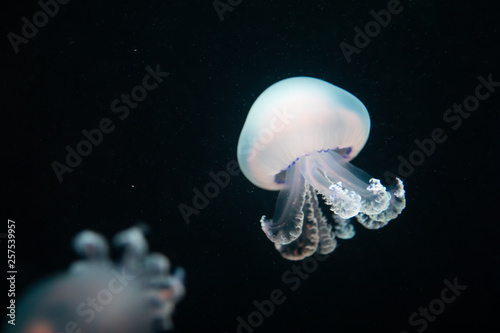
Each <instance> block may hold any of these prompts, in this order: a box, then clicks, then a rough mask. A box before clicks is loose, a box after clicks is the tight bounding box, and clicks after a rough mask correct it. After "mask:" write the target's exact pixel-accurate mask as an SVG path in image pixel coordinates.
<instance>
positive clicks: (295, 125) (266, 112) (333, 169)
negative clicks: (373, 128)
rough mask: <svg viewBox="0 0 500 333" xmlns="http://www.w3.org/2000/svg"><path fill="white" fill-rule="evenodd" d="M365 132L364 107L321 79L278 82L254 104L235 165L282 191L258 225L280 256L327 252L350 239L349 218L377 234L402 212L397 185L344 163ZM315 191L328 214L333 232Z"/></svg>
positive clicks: (367, 125)
mask: <svg viewBox="0 0 500 333" xmlns="http://www.w3.org/2000/svg"><path fill="white" fill-rule="evenodd" d="M369 133H370V117H369V114H368V111H367V110H366V107H365V106H364V105H363V103H362V102H361V101H360V100H359V99H357V98H356V97H355V96H353V95H352V94H350V93H349V92H347V91H345V90H343V89H341V88H339V87H336V86H334V85H332V84H330V83H327V82H325V81H322V80H319V79H315V78H310V77H294V78H289V79H285V80H282V81H280V82H278V83H275V84H274V85H272V86H271V87H269V88H268V89H266V90H265V91H264V92H263V93H262V94H261V95H260V96H259V97H258V98H257V100H256V101H255V102H254V104H253V105H252V107H251V109H250V112H249V113H248V116H247V120H246V122H245V125H244V126H243V129H242V131H241V135H240V139H239V142H238V162H239V164H240V168H241V170H242V172H243V174H244V175H245V176H246V177H247V178H248V179H249V180H250V181H251V182H252V183H253V184H255V185H256V186H258V187H261V188H263V189H267V190H279V191H280V194H279V196H278V202H277V205H276V210H275V214H274V218H273V219H267V218H266V217H265V216H263V217H262V219H261V224H262V228H263V230H264V232H265V233H266V235H267V236H268V238H269V239H270V240H271V241H273V242H274V243H275V244H276V248H277V249H278V250H279V251H280V252H281V254H282V255H283V256H284V257H285V258H287V259H292V260H298V259H303V258H304V257H307V256H309V255H311V254H313V253H314V252H316V251H318V252H320V253H322V254H326V253H329V252H331V251H333V250H334V249H335V247H336V238H343V239H348V238H351V237H353V236H354V229H353V226H352V225H351V224H350V222H349V219H350V218H352V217H356V218H357V220H358V221H359V222H360V223H362V224H363V225H364V226H365V227H367V228H370V229H376V228H380V227H383V226H385V225H386V224H387V223H388V222H389V221H390V220H392V219H394V218H395V217H397V216H398V215H399V214H400V213H401V211H402V210H403V209H404V207H405V197H404V188H403V184H402V182H401V180H399V179H397V181H396V183H395V184H394V186H392V187H391V188H389V189H387V188H386V187H384V186H382V184H381V183H380V181H379V180H378V179H374V178H371V177H370V176H369V175H368V174H367V173H365V172H364V171H362V170H361V169H359V168H356V167H355V166H353V165H351V164H350V163H349V161H350V160H352V159H353V158H354V157H355V156H356V155H358V153H359V152H360V151H361V149H363V147H364V145H365V143H366V141H367V139H368V135H369ZM317 194H320V195H321V196H322V197H323V199H324V201H325V203H326V204H327V205H329V206H330V209H331V210H332V212H333V220H334V224H333V228H332V225H331V224H329V223H328V222H327V219H326V218H325V217H324V216H323V213H322V212H321V210H320V208H319V203H318V199H317V197H316V195H317Z"/></svg>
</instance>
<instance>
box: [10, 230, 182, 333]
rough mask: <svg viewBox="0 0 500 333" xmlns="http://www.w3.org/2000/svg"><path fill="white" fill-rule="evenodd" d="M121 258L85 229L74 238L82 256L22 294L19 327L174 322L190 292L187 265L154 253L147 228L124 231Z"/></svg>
mask: <svg viewBox="0 0 500 333" xmlns="http://www.w3.org/2000/svg"><path fill="white" fill-rule="evenodd" d="M113 244H114V245H115V246H116V247H120V248H121V249H122V257H121V260H120V261H119V262H118V263H117V264H115V263H113V261H112V260H111V259H110V258H109V255H108V252H109V250H108V243H107V242H106V239H105V238H104V237H103V236H101V235H100V234H98V233H96V232H93V231H90V230H85V231H82V232H80V233H79V234H78V235H76V236H75V238H74V239H73V248H74V250H75V251H76V252H77V253H78V254H79V255H80V256H81V257H82V259H81V260H78V261H76V262H74V263H73V264H72V265H70V267H69V269H68V271H67V272H66V273H63V274H59V275H56V276H55V277H52V278H49V279H47V280H45V281H44V282H42V283H39V284H37V285H35V286H34V287H32V288H31V289H30V290H29V291H28V294H27V295H26V296H25V297H24V298H23V299H22V300H21V305H20V312H21V313H20V315H19V316H18V317H19V318H20V322H19V323H17V324H16V327H17V329H18V331H17V332H23V333H34V332H42V331H43V332H65V331H67V329H68V327H69V328H71V330H72V331H80V332H94V333H108V332H122V333H145V332H158V331H161V330H169V329H172V328H173V323H172V319H171V317H172V314H173V312H174V310H175V305H176V304H177V303H178V302H179V301H180V300H181V299H182V297H183V296H184V294H185V288H184V275H185V273H184V270H183V269H182V268H176V269H175V271H174V272H173V273H171V265H170V261H169V259H168V258H167V257H166V256H165V255H163V254H161V253H149V252H148V251H149V250H148V243H147V241H146V239H145V237H144V228H143V227H141V226H135V227H132V228H129V229H127V230H125V231H122V232H120V233H118V234H117V235H116V236H115V237H114V239H113Z"/></svg>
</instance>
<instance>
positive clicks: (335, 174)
mask: <svg viewBox="0 0 500 333" xmlns="http://www.w3.org/2000/svg"><path fill="white" fill-rule="evenodd" d="M367 179H368V180H367ZM404 193H405V191H404V186H403V183H402V182H401V180H400V179H399V178H398V179H397V180H396V184H394V185H393V186H391V187H389V188H388V189H387V188H386V187H384V186H382V184H381V182H380V180H378V179H375V178H370V177H369V176H368V175H367V174H366V173H365V172H364V171H362V170H360V169H358V168H356V167H354V166H353V165H351V164H350V163H349V162H347V161H345V159H344V158H343V157H342V156H341V155H340V154H338V153H336V152H335V151H333V150H331V151H326V152H314V153H311V154H309V155H308V156H304V157H302V158H299V160H297V161H295V162H294V163H293V164H292V165H291V166H290V167H289V169H288V170H287V173H286V180H285V187H284V189H283V190H281V192H280V194H279V196H278V201H277V205H276V210H275V215H274V218H273V219H267V218H266V217H265V216H263V217H262V219H261V225H262V229H263V230H264V232H265V233H266V235H267V236H268V238H269V239H270V240H271V241H272V242H274V243H275V245H276V248H277V249H278V251H280V253H281V254H282V255H283V256H284V257H285V258H287V259H291V260H299V259H303V258H304V257H305V256H307V255H311V254H313V253H314V252H315V251H316V249H317V248H318V246H319V245H320V244H319V243H320V242H319V239H318V237H319V232H318V230H319V228H322V230H323V231H324V232H323V234H322V235H321V236H322V237H324V238H325V239H327V240H328V242H329V243H330V244H333V243H335V244H336V241H335V238H336V237H337V238H340V239H350V238H352V237H353V236H354V234H355V232H354V227H353V225H352V224H351V223H350V218H352V217H356V219H357V220H358V222H360V223H361V224H362V225H363V226H364V227H366V228H368V229H378V228H381V227H383V226H385V225H387V223H388V222H389V221H390V220H392V219H394V218H396V217H397V216H398V215H399V214H400V213H401V211H402V210H403V209H404V207H405V197H404ZM317 194H318V195H320V196H322V197H323V199H324V202H325V203H326V204H327V205H328V206H330V210H331V211H332V212H333V214H332V215H333V221H334V227H333V231H331V229H332V227H331V226H328V225H327V224H326V219H325V218H324V216H323V215H322V213H321V209H320V207H319V202H318V200H317V198H316V195H317ZM311 212H312V213H311ZM328 227H329V229H328ZM312 249H314V251H311V250H312ZM325 249H329V252H331V251H333V250H334V249H335V246H333V245H329V246H323V250H322V251H321V253H322V254H326V253H329V252H328V251H326V250H325ZM306 254H307V255H306Z"/></svg>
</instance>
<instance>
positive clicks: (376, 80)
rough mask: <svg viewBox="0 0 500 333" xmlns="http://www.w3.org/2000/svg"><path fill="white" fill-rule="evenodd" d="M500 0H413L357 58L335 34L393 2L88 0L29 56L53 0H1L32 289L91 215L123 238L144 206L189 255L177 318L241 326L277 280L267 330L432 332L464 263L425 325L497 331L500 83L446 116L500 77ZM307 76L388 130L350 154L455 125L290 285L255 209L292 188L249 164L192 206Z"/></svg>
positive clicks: (20, 250) (6, 121) (53, 26)
mask: <svg viewBox="0 0 500 333" xmlns="http://www.w3.org/2000/svg"><path fill="white" fill-rule="evenodd" d="M236 3H237V1H236ZM494 4H495V3H494V2H493V1H489V2H488V1H484V2H483V1H481V2H479V1H475V2H472V1H439V3H438V2H433V1H426V0H412V1H408V0H406V1H405V0H402V1H401V6H402V8H403V10H402V11H401V12H400V13H399V14H397V15H393V16H392V19H391V22H390V24H389V25H388V26H387V27H385V28H382V29H381V32H380V34H378V35H377V36H375V37H373V38H372V40H371V42H370V44H369V45H368V46H366V47H365V48H363V49H362V50H361V52H360V53H359V54H353V55H352V61H351V62H350V63H348V62H347V61H346V59H345V57H344V55H343V54H342V51H341V48H340V47H339V44H340V43H341V42H346V43H349V44H351V45H352V44H354V43H353V39H354V35H355V31H354V30H353V28H354V27H356V26H357V27H360V28H362V29H363V27H364V25H365V24H366V23H368V22H370V21H371V20H373V17H372V16H371V15H370V11H371V10H375V11H379V10H382V9H385V8H386V6H387V1H342V2H341V1H297V0H291V1H243V2H241V4H239V5H237V6H234V9H233V11H232V12H229V11H228V12H226V13H224V20H223V21H221V20H220V18H219V16H218V14H217V12H216V10H215V9H214V7H213V4H212V2H211V1H170V0H169V1H153V0H151V1H150V0H143V1H114V0H110V1H99V2H88V1H79V0H73V1H71V2H69V3H68V4H66V5H62V6H61V8H60V11H59V13H58V14H57V15H56V16H55V17H54V18H51V19H50V21H49V23H48V24H47V25H46V26H45V27H43V28H40V29H39V32H38V34H37V35H36V37H34V38H32V39H30V40H29V42H28V43H27V44H26V45H21V46H20V47H19V52H18V53H17V54H16V53H15V52H14V50H13V48H12V46H11V44H10V42H9V40H8V39H7V37H6V36H7V34H8V33H9V32H14V33H17V34H20V30H21V26H22V21H21V18H22V17H23V16H27V17H29V18H30V19H31V17H32V15H33V13H35V12H36V11H38V10H39V9H40V8H39V5H38V4H37V3H36V1H10V0H9V1H6V2H4V3H3V4H2V9H1V17H0V22H2V23H1V29H2V31H1V32H2V34H1V35H2V36H3V37H2V44H1V68H0V110H1V112H2V118H1V119H2V120H1V126H2V134H3V140H2V143H3V145H4V148H3V151H4V153H3V154H2V156H3V157H2V166H3V168H2V170H3V171H2V178H3V180H2V204H1V206H2V219H3V221H4V222H3V223H5V224H6V223H7V219H12V220H15V221H16V225H17V229H16V237H17V238H16V239H17V243H16V244H17V246H16V247H17V253H16V262H17V266H18V272H19V273H18V275H17V281H16V282H17V288H18V291H19V292H22V291H23V290H25V289H26V287H27V286H28V285H30V284H32V283H33V282H35V281H36V280H38V279H39V278H41V277H43V276H46V275H47V274H50V273H53V272H56V271H61V270H65V269H66V268H67V266H68V265H69V264H70V262H72V261H73V260H75V259H76V258H77V257H76V255H75V254H73V252H72V251H71V245H70V240H71V238H72V237H73V235H74V234H76V233H77V232H78V231H80V230H82V229H86V228H88V229H94V230H96V231H100V232H102V233H103V234H104V235H106V236H107V237H111V236H112V235H113V234H114V233H115V232H116V231H119V230H122V229H125V228H127V227H129V226H131V225H133V224H134V223H136V222H138V221H143V222H145V223H147V224H149V226H150V227H151V231H152V232H151V233H150V234H149V235H148V239H149V240H150V242H151V248H152V249H153V250H155V251H159V252H163V253H166V254H167V255H168V256H169V258H170V259H171V260H172V262H173V264H174V265H179V266H183V267H184V268H185V269H186V271H187V296H186V298H185V299H184V301H182V303H180V304H179V306H178V308H177V312H176V314H175V316H174V321H175V323H176V331H177V332H236V330H237V326H238V323H237V317H239V316H241V317H242V318H245V319H247V317H248V315H249V314H250V313H251V312H253V311H255V310H256V308H255V306H254V305H253V304H252V302H253V301H254V300H257V301H262V300H265V299H269V295H270V293H271V291H272V290H274V289H280V290H282V291H283V292H284V294H285V297H286V301H285V302H284V303H283V304H280V305H277V306H276V308H275V309H274V313H273V314H272V315H271V316H270V317H269V318H265V320H264V323H263V324H262V325H260V326H259V327H258V328H255V332H346V333H348V332H398V333H399V332H402V331H407V332H417V328H421V327H422V326H421V325H417V326H412V325H410V323H409V319H408V318H409V316H410V315H411V314H412V313H413V312H415V311H419V308H420V307H428V306H429V303H430V302H431V301H433V300H434V299H436V298H440V295H441V291H442V290H443V288H445V284H444V282H443V281H444V280H445V279H447V280H449V281H453V280H454V279H455V278H456V279H457V280H458V282H459V284H462V285H466V286H468V287H467V289H466V290H465V291H463V292H462V294H461V295H460V296H459V297H457V299H456V300H455V301H454V302H452V303H451V304H449V305H446V308H445V310H444V312H443V313H442V314H440V315H439V316H437V319H435V321H434V322H430V323H428V327H427V328H426V329H425V330H424V331H425V332H498V331H499V328H498V321H497V317H498V309H499V308H500V306H499V305H500V301H499V297H500V274H499V264H500V253H499V246H498V239H499V230H500V228H499V226H498V223H499V218H498V213H497V211H496V208H497V207H498V187H499V185H500V184H499V181H498V154H499V153H500V149H499V147H498V143H499V140H498V136H497V135H498V133H499V130H498V124H499V116H498V114H499V108H498V106H499V101H500V87H499V88H496V89H497V91H496V92H494V93H491V95H490V97H489V98H487V99H486V100H485V101H481V103H480V106H479V108H478V109H477V110H476V111H475V112H473V113H471V115H470V117H469V118H468V119H464V120H463V122H462V123H461V124H460V126H458V128H457V129H456V130H453V129H452V128H451V125H452V124H453V123H446V122H445V121H444V120H443V114H444V113H445V112H446V110H447V109H449V108H451V107H452V106H453V104H454V103H462V102H463V101H464V98H465V97H466V96H468V95H473V94H474V91H475V88H476V86H477V85H478V83H479V81H478V79H477V77H478V76H483V77H485V78H487V77H488V75H492V78H493V81H496V82H499V81H500V70H499V63H498V60H499V59H500V58H499V56H500V49H499V45H498V44H499V31H500V29H499V22H500V21H499V16H498V12H497V10H496V9H495V7H494ZM157 64H159V66H160V68H161V70H163V71H166V72H169V73H170V75H169V76H168V77H167V78H165V80H164V81H163V82H162V83H161V84H160V85H159V87H158V88H157V89H155V90H153V91H151V92H149V93H148V96H147V98H146V99H145V100H144V101H143V102H141V103H140V105H139V106H138V107H137V108H136V109H133V110H131V112H130V115H129V116H128V117H127V118H126V119H125V120H123V121H122V120H120V119H119V118H118V117H117V114H115V113H113V112H111V110H110V104H111V102H112V101H113V100H114V99H115V98H119V96H120V95H121V94H122V93H130V90H131V89H132V88H133V87H135V86H136V85H138V84H140V83H141V82H142V78H143V77H144V75H145V74H146V70H145V67H146V66H151V67H153V68H154V67H155V66H156V65H157ZM300 75H305V76H312V77H317V78H321V79H324V80H326V81H328V82H331V83H333V84H335V85H338V86H340V87H342V88H344V89H346V90H347V91H349V92H351V93H353V94H354V95H356V96H357V97H358V98H359V99H361V100H362V101H363V103H365V105H366V107H367V108H368V110H369V112H370V116H371V121H372V129H371V133H370V138H369V140H368V143H367V145H366V146H365V148H364V149H363V151H362V152H361V154H360V155H359V156H358V157H357V158H356V159H355V160H354V161H353V164H355V165H356V166H358V167H360V168H362V169H364V170H365V171H367V172H368V173H370V174H371V175H373V176H374V177H377V178H381V179H382V180H383V181H385V180H384V173H385V172H386V171H391V172H394V173H396V172H397V170H398V165H399V163H400V161H399V160H398V156H402V157H403V158H405V159H408V156H409V155H410V153H412V152H413V151H414V150H415V149H416V147H417V146H416V145H415V143H414V140H416V139H418V140H424V139H426V138H429V137H430V136H431V133H432V131H433V130H434V129H436V128H442V129H443V130H444V131H445V133H446V135H447V140H446V141H445V142H444V143H442V144H437V145H436V147H435V151H434V153H433V154H432V155H430V156H427V157H426V158H425V161H424V162H423V163H422V165H420V166H418V167H416V168H415V170H414V171H413V172H411V174H410V175H409V176H408V177H406V179H405V186H406V191H407V192H406V199H407V208H406V209H405V211H404V212H403V214H402V215H401V216H400V217H399V218H398V219H397V220H394V221H392V222H391V223H390V224H389V225H388V226H387V227H385V228H383V229H380V230H378V231H369V230H364V229H362V227H361V226H360V225H356V229H357V235H356V237H354V238H353V239H351V240H348V241H340V244H339V246H338V248H337V249H336V251H335V252H334V253H333V254H332V255H330V256H329V258H328V259H327V260H326V261H324V262H320V263H319V265H318V268H317V269H316V270H315V271H314V272H312V273H311V274H310V276H309V277H308V278H307V279H302V280H301V285H300V287H299V288H298V289H297V290H296V291H291V290H290V286H291V284H290V283H286V282H285V281H284V280H283V278H282V276H283V274H284V273H285V272H286V271H287V270H290V269H291V268H292V266H293V265H296V264H297V263H294V262H290V261H286V260H284V259H282V258H281V257H280V255H279V254H278V253H277V251H275V249H274V247H273V245H272V244H271V243H270V242H269V241H268V240H267V238H266V237H265V235H264V233H263V232H262V231H261V229H260V225H259V219H260V217H261V216H262V215H263V214H266V215H272V212H273V209H274V204H275V198H276V196H277V192H268V191H264V190H262V189H259V188H256V187H255V186H253V185H252V184H251V183H250V182H249V181H248V180H246V179H245V177H244V176H243V175H239V176H233V177H232V178H231V181H230V183H229V185H228V186H227V187H226V188H224V189H222V190H221V191H220V193H219V195H218V196H217V197H216V198H214V199H212V200H211V201H210V202H209V204H208V206H207V207H206V208H205V209H203V210H202V211H201V212H200V214H199V215H197V216H192V217H191V219H190V220H191V221H190V223H189V224H186V222H185V221H184V220H183V217H182V216H181V214H180V212H179V209H178V205H179V204H181V203H185V204H189V205H191V203H192V199H193V195H194V194H193V188H198V189H202V188H203V187H204V186H205V184H207V183H208V182H209V181H211V179H210V176H209V172H210V171H213V172H219V171H222V170H224V168H225V165H226V164H227V163H228V162H229V161H231V160H235V159H236V145H237V141H238V137H239V133H240V131H241V128H242V126H243V123H244V120H245V118H246V115H247V112H248V110H249V108H250V106H251V104H252V103H253V101H254V100H255V98H256V97H257V96H258V95H259V94H260V93H261V92H262V91H263V90H264V89H265V88H267V87H268V86H270V85H271V84H273V83H275V82H277V81H279V80H281V79H284V78H287V77H290V76H300ZM106 117H108V118H110V119H111V120H112V121H113V124H114V125H116V128H115V130H114V131H113V132H112V133H110V134H105V136H104V140H103V142H102V143H101V144H100V145H99V146H98V147H94V150H93V152H92V153H91V154H90V155H89V156H88V157H85V158H84V160H83V162H82V163H81V165H80V166H78V167H76V168H75V169H74V171H73V172H72V173H71V174H65V175H64V176H63V179H64V180H63V181H62V182H59V181H58V179H57V177H56V176H55V174H54V172H53V170H52V168H51V163H52V162H53V161H54V160H57V161H60V162H63V161H64V158H65V155H66V151H65V146H66V145H70V146H71V147H75V146H76V144H77V143H78V142H79V141H80V140H82V139H83V138H84V137H83V136H82V134H81V131H82V130H83V129H87V130H90V129H93V128H95V127H96V126H97V124H98V123H99V121H100V120H101V119H102V118H106ZM5 231H6V226H2V227H1V232H5ZM4 245H5V243H4V242H2V246H4ZM298 264H299V265H300V263H298ZM2 293H3V292H2Z"/></svg>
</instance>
